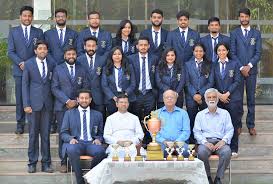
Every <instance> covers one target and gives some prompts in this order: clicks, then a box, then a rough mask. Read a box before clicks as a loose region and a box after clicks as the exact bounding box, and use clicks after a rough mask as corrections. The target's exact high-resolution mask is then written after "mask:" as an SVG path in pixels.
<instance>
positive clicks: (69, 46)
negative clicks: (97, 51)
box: [64, 45, 77, 53]
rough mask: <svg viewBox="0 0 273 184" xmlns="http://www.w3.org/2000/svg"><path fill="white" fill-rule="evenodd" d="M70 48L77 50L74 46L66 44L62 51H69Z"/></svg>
mask: <svg viewBox="0 0 273 184" xmlns="http://www.w3.org/2000/svg"><path fill="white" fill-rule="evenodd" d="M71 50H74V51H75V52H77V50H76V48H75V47H73V46H71V45H68V46H67V47H65V48H64V53H66V52H68V51H71Z"/></svg>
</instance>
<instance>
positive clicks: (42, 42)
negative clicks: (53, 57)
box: [34, 40, 48, 50]
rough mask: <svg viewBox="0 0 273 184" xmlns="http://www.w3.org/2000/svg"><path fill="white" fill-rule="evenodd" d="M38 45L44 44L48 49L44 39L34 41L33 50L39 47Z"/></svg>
mask: <svg viewBox="0 0 273 184" xmlns="http://www.w3.org/2000/svg"><path fill="white" fill-rule="evenodd" d="M39 45H45V46H46V48H47V49H48V44H47V42H46V41H44V40H37V41H36V43H35V45H34V50H36V49H37V48H38V47H39Z"/></svg>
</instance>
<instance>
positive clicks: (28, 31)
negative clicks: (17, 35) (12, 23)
mask: <svg viewBox="0 0 273 184" xmlns="http://www.w3.org/2000/svg"><path fill="white" fill-rule="evenodd" d="M21 26H22V29H23V32H24V37H25V28H26V27H27V35H28V40H29V36H30V28H31V25H28V26H25V25H23V24H21Z"/></svg>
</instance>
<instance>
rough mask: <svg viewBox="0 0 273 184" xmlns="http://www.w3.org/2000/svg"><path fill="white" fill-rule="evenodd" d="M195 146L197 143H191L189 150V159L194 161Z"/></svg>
mask: <svg viewBox="0 0 273 184" xmlns="http://www.w3.org/2000/svg"><path fill="white" fill-rule="evenodd" d="M194 147H195V145H194V144H189V150H188V152H189V154H190V155H189V159H188V160H189V161H194V156H193V154H194V150H193V148H194Z"/></svg>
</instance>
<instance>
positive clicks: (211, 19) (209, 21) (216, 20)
mask: <svg viewBox="0 0 273 184" xmlns="http://www.w3.org/2000/svg"><path fill="white" fill-rule="evenodd" d="M212 22H218V23H219V25H220V19H219V18H218V17H211V18H209V20H208V25H210V23H212Z"/></svg>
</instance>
